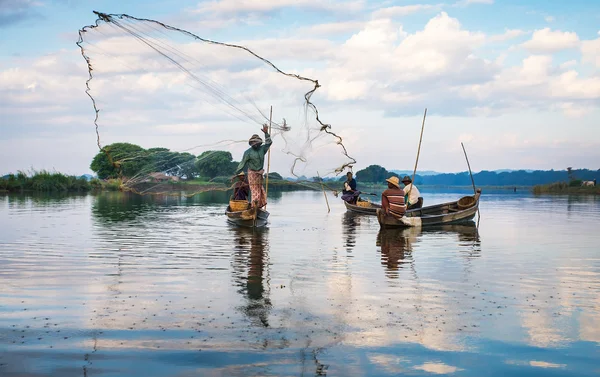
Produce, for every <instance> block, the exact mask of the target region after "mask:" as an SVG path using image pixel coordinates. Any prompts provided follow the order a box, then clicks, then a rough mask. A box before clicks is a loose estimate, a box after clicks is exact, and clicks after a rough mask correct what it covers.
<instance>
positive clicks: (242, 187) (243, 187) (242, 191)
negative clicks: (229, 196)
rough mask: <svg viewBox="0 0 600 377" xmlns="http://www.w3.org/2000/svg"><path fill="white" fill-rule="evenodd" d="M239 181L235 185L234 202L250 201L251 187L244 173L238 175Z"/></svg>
mask: <svg viewBox="0 0 600 377" xmlns="http://www.w3.org/2000/svg"><path fill="white" fill-rule="evenodd" d="M236 177H237V179H238V181H237V182H236V183H235V184H234V185H233V200H248V195H249V194H250V185H249V184H248V181H247V179H246V174H244V172H241V173H239V174H238V175H236Z"/></svg>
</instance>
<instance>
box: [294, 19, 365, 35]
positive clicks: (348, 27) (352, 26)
mask: <svg viewBox="0 0 600 377" xmlns="http://www.w3.org/2000/svg"><path fill="white" fill-rule="evenodd" d="M364 24H365V23H364V22H362V21H342V22H330V23H325V24H317V25H312V26H308V27H304V28H301V29H300V33H301V34H307V35H313V36H332V35H339V34H347V33H350V32H354V31H357V30H360V29H361V28H362V27H363V26H364Z"/></svg>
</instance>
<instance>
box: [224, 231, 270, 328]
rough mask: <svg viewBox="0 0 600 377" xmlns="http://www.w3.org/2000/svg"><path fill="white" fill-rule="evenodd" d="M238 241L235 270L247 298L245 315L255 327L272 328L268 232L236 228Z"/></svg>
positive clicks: (236, 239)
mask: <svg viewBox="0 0 600 377" xmlns="http://www.w3.org/2000/svg"><path fill="white" fill-rule="evenodd" d="M233 232H234V238H235V249H236V253H235V258H234V262H233V263H234V266H233V267H234V271H237V275H238V276H237V279H236V280H237V283H238V286H239V287H240V290H239V292H240V293H242V294H243V295H244V296H245V297H246V300H247V302H246V304H245V305H243V306H242V307H241V310H242V312H243V313H244V314H245V315H246V316H247V317H248V318H249V319H250V320H251V322H252V324H253V325H255V326H264V327H269V312H270V310H271V307H272V305H271V300H270V297H269V293H270V285H269V280H270V279H269V271H268V268H265V266H268V265H269V238H268V229H267V228H265V229H251V228H241V227H236V228H233Z"/></svg>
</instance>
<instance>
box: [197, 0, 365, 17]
mask: <svg viewBox="0 0 600 377" xmlns="http://www.w3.org/2000/svg"><path fill="white" fill-rule="evenodd" d="M289 7H294V8H306V9H319V10H328V11H337V12H356V11H360V10H362V9H363V7H364V4H363V2H362V1H358V0H357V1H333V0H218V1H211V2H206V3H202V4H201V5H200V7H199V8H198V9H197V12H199V13H203V12H210V13H218V14H242V13H259V14H264V13H269V12H273V11H277V10H281V9H283V8H289Z"/></svg>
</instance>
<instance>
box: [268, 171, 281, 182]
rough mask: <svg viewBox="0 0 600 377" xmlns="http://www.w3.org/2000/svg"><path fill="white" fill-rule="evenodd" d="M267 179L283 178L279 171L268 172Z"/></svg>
mask: <svg viewBox="0 0 600 377" xmlns="http://www.w3.org/2000/svg"><path fill="white" fill-rule="evenodd" d="M269 179H279V180H281V181H282V180H283V177H282V176H281V174H279V173H275V172H273V173H269Z"/></svg>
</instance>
